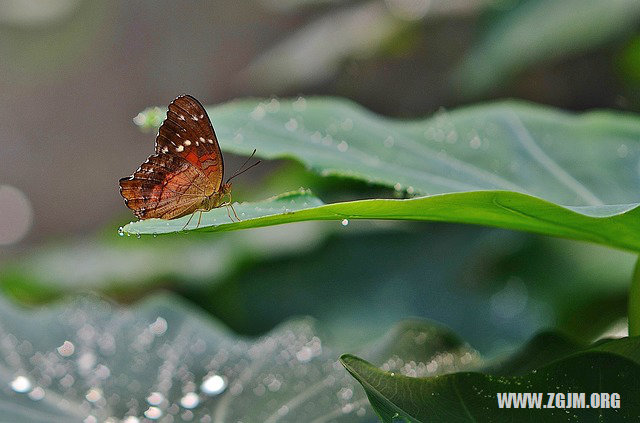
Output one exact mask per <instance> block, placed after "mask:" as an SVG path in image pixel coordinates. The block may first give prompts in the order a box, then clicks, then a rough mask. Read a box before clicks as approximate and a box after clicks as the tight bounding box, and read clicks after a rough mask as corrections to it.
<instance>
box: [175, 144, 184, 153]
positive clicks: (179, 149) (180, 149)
mask: <svg viewBox="0 0 640 423" xmlns="http://www.w3.org/2000/svg"><path fill="white" fill-rule="evenodd" d="M182 150H184V147H183V146H181V145H179V146H177V147H176V151H177V152H178V153H179V152H181V151H182Z"/></svg>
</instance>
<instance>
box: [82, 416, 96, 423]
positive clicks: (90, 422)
mask: <svg viewBox="0 0 640 423" xmlns="http://www.w3.org/2000/svg"><path fill="white" fill-rule="evenodd" d="M82 423H98V419H96V416H91V415H89V416H87V417H85V418H84V420H83V421H82Z"/></svg>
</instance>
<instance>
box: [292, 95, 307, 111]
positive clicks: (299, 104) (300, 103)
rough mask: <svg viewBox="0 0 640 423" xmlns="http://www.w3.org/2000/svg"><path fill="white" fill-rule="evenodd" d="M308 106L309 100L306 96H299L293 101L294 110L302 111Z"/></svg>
mask: <svg viewBox="0 0 640 423" xmlns="http://www.w3.org/2000/svg"><path fill="white" fill-rule="evenodd" d="M306 108H307V100H306V99H305V98H304V97H298V99H297V100H296V101H294V102H293V110H295V111H298V112H301V111H303V110H304V109H306Z"/></svg>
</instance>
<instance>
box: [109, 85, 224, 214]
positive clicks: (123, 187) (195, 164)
mask: <svg viewBox="0 0 640 423" xmlns="http://www.w3.org/2000/svg"><path fill="white" fill-rule="evenodd" d="M155 150H156V151H155V153H156V154H154V155H152V156H149V158H148V159H147V160H146V161H145V162H144V163H143V164H142V165H140V167H139V168H138V170H136V171H135V172H134V173H133V175H131V176H130V177H128V178H122V179H120V193H121V194H122V196H123V197H124V199H125V204H126V205H127V207H129V208H130V209H131V210H133V213H134V214H135V215H136V216H137V217H138V218H140V219H149V218H161V219H174V218H177V217H181V216H186V215H188V214H192V213H194V212H196V211H199V210H201V211H208V210H211V209H213V208H216V207H221V206H224V205H226V204H230V201H231V183H229V182H227V183H223V182H222V181H223V178H224V162H223V159H222V153H221V151H220V146H219V145H218V140H217V138H216V135H215V132H214V130H213V127H212V126H211V121H210V120H209V116H207V112H206V111H205V109H204V107H203V106H202V104H200V102H199V101H198V100H196V99H195V98H193V97H191V96H189V95H183V96H180V97H178V98H176V99H175V100H174V101H172V102H171V104H169V110H168V111H167V118H166V119H165V121H164V122H163V123H162V125H161V126H160V129H159V130H158V135H157V137H156V145H155ZM225 199H227V200H228V201H227V202H225Z"/></svg>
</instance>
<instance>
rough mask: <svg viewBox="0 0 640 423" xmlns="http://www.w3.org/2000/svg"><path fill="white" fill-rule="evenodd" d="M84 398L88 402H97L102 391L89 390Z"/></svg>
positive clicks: (100, 397) (96, 389)
mask: <svg viewBox="0 0 640 423" xmlns="http://www.w3.org/2000/svg"><path fill="white" fill-rule="evenodd" d="M84 397H85V398H86V399H87V401H89V402H98V401H100V400H101V399H102V391H101V390H100V389H98V388H91V389H89V390H88V391H87V394H86V395H85V396H84Z"/></svg>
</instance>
